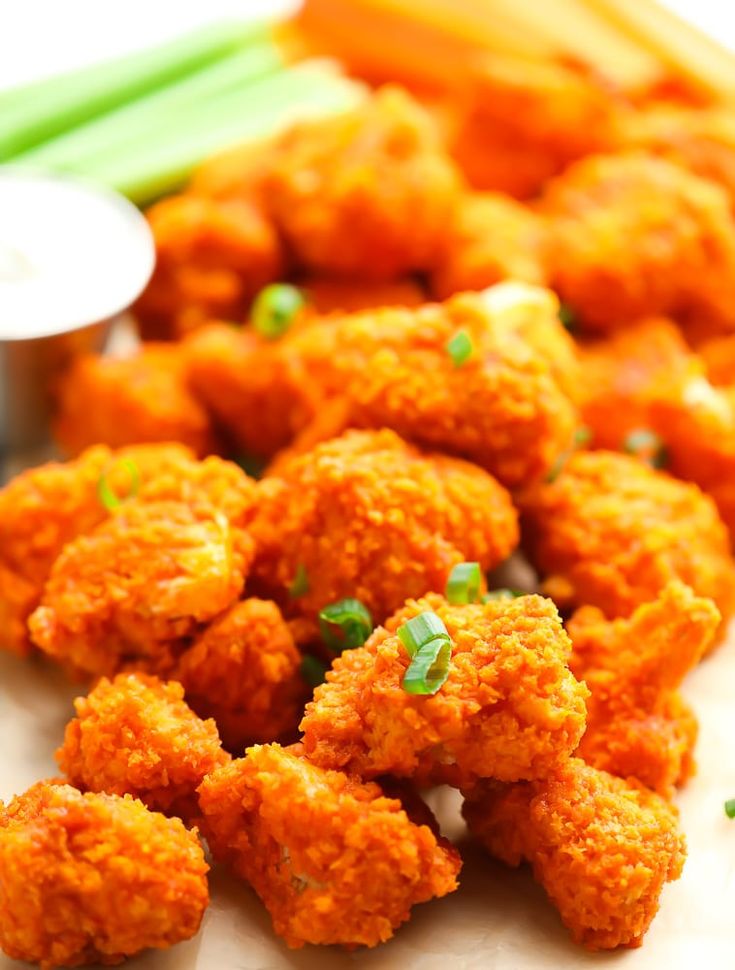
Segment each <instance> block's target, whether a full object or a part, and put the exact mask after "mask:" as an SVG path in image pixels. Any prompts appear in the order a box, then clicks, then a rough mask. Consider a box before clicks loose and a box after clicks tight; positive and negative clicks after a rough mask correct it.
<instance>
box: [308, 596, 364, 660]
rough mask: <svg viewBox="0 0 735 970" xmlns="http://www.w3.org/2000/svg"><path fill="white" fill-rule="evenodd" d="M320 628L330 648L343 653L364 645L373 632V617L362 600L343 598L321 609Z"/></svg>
mask: <svg viewBox="0 0 735 970" xmlns="http://www.w3.org/2000/svg"><path fill="white" fill-rule="evenodd" d="M319 629H320V630H321V631H322V636H323V638H324V642H325V643H326V645H327V646H328V647H329V649H330V650H333V651H334V652H335V653H341V651H342V650H353V649H354V648H355V647H361V646H362V645H363V643H364V642H365V641H366V640H367V638H368V637H369V636H370V634H371V633H372V632H373V618H372V616H371V615H370V611H369V610H368V608H367V607H366V606H365V605H364V604H363V603H361V602H360V600H356V599H343V600H339V601H338V602H337V603H331V604H330V605H329V606H325V607H324V609H323V610H320V612H319Z"/></svg>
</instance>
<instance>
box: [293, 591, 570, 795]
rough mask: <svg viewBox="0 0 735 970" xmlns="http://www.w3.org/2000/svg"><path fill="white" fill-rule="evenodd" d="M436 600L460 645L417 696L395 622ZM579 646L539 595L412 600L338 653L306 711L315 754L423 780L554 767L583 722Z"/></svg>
mask: <svg viewBox="0 0 735 970" xmlns="http://www.w3.org/2000/svg"><path fill="white" fill-rule="evenodd" d="M427 610H428V611H431V612H434V613H436V614H437V615H438V616H439V618H440V619H441V620H442V621H443V623H444V625H445V626H446V629H447V631H448V633H449V635H450V637H451V640H452V654H451V659H450V662H449V676H448V677H447V680H446V682H445V683H444V684H443V685H442V687H441V688H440V689H439V691H438V693H436V694H434V695H433V696H416V695H412V694H409V693H407V692H406V691H405V690H404V689H403V687H402V686H401V685H402V679H403V675H404V674H405V672H406V669H407V668H408V666H409V663H410V658H409V656H408V654H407V652H406V649H405V647H404V646H403V644H402V643H401V641H400V639H399V637H398V635H397V632H396V631H397V630H398V628H399V627H400V626H402V625H403V623H405V621H406V620H408V619H410V618H411V617H414V616H417V615H418V614H419V613H422V612H424V611H427ZM570 653H571V644H570V642H569V638H568V636H567V634H566V632H565V631H564V628H563V626H562V624H561V620H560V619H559V614H558V613H557V611H556V608H555V606H554V604H553V603H552V602H551V601H550V600H548V599H545V598H543V597H541V596H522V597H519V598H517V599H514V600H493V601H490V602H488V603H484V604H480V603H477V604H470V605H467V606H450V605H449V604H448V603H447V602H446V600H445V599H444V598H443V597H442V596H440V595H438V594H436V593H432V594H428V595H427V596H425V597H423V598H422V599H420V600H413V601H409V602H408V603H406V605H405V606H404V607H403V609H401V610H399V611H398V613H396V614H395V615H394V616H392V617H391V618H390V619H389V620H388V621H387V622H386V624H385V627H379V628H378V629H377V630H375V632H374V633H373V634H372V636H371V637H370V638H369V639H368V641H367V642H366V644H365V646H364V647H360V648H358V649H355V650H346V651H345V652H344V653H343V654H342V655H341V656H339V657H337V658H336V659H335V660H334V662H333V664H332V669H331V671H328V672H327V681H326V683H325V684H322V685H321V686H320V687H317V689H316V691H315V692H314V699H313V701H311V702H310V703H309V704H308V705H307V707H306V712H305V714H304V719H303V721H302V722H301V730H302V731H303V732H304V751H305V754H306V756H307V757H308V758H309V760H310V761H312V762H314V763H315V764H318V765H321V766H323V767H325V768H341V769H343V770H345V771H348V772H350V773H354V774H356V775H358V776H359V777H376V776H378V775H381V774H392V775H396V776H398V777H408V778H410V777H416V778H417V779H418V780H419V781H420V782H421V783H426V782H430V783H438V782H446V783H449V784H452V785H457V786H459V785H469V784H472V783H473V782H474V781H476V780H477V779H478V778H498V779H500V780H502V781H517V780H519V779H527V778H540V777H544V776H545V775H546V774H548V772H549V771H551V770H552V769H553V768H554V767H555V766H556V765H558V764H559V762H560V761H562V760H563V759H564V758H567V757H568V756H569V755H570V754H571V753H572V752H573V751H574V749H575V748H576V746H577V744H578V743H579V739H580V738H581V736H582V733H583V731H584V726H585V698H586V697H587V693H588V692H587V689H586V687H585V686H584V684H581V683H579V682H578V681H577V680H575V678H574V676H573V674H572V673H571V672H570V670H569V668H568V666H567V662H568V660H569V656H570Z"/></svg>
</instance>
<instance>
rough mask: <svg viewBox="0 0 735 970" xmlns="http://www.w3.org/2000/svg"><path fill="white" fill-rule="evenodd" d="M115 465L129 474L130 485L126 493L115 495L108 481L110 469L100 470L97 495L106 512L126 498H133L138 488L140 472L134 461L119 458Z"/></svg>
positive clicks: (116, 506)
mask: <svg viewBox="0 0 735 970" xmlns="http://www.w3.org/2000/svg"><path fill="white" fill-rule="evenodd" d="M115 465H116V466H119V467H120V468H124V469H125V470H126V471H127V473H128V475H129V476H130V485H129V487H128V491H127V494H125V495H122V496H120V495H117V494H116V493H115V492H114V491H113V488H112V486H111V485H110V483H109V481H108V475H109V474H110V472H111V469H108V470H107V471H104V472H102V474H101V475H100V477H99V480H98V482H97V497H98V498H99V500H100V502H101V503H102V504H103V505H104V507H105V508H106V509H107V511H108V512H112V511H113V510H114V509H116V508H118V506H120V505H122V503H123V502H126V501H127V500H128V499H131V498H135V496H136V495H137V494H138V490H139V489H140V472H139V471H138V466H137V465H136V464H135V462H134V461H131V460H130V459H129V458H121V459H120V460H119V461H118V462H116V463H115Z"/></svg>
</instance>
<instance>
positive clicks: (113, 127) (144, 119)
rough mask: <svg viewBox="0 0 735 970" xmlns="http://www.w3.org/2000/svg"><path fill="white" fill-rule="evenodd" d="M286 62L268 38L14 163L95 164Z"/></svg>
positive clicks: (46, 165) (64, 166) (55, 166)
mask: <svg viewBox="0 0 735 970" xmlns="http://www.w3.org/2000/svg"><path fill="white" fill-rule="evenodd" d="M283 66H284V64H283V58H282V55H281V54H280V52H279V50H278V48H277V47H276V45H275V44H274V43H272V42H271V41H269V40H266V41H263V42H262V43H259V44H257V45H256V46H253V47H252V48H249V49H247V50H243V51H237V52H236V53H235V54H230V55H228V56H227V57H225V58H223V59H222V60H221V61H216V62H215V63H214V64H211V65H209V66H207V67H204V68H202V69H201V70H199V71H196V72H195V73H194V74H190V75H189V76H188V77H185V78H184V79H183V80H180V81H176V82H174V83H173V84H169V85H167V86H166V87H163V88H160V89H159V90H157V91H153V92H152V93H151V94H148V95H144V96H143V97H142V98H138V99H136V100H135V101H131V102H130V103H129V104H126V105H123V106H122V107H121V108H117V109H116V110H114V111H110V112H108V113H107V114H103V115H100V116H99V117H98V118H94V119H92V120H91V121H88V122H87V123H86V124H84V125H80V126H79V127H78V128H72V129H71V130H70V131H68V132H65V133H64V134H62V135H58V136H57V137H56V138H53V139H51V141H47V142H43V144H41V145H38V146H37V147H36V148H32V149H31V150H30V151H27V152H23V153H22V154H21V155H16V156H15V158H14V159H13V164H14V165H16V164H17V165H23V166H26V165H33V166H34V167H36V166H38V167H43V168H49V169H74V168H75V167H78V166H80V165H81V166H89V165H93V164H94V162H95V159H97V158H98V157H100V156H102V157H107V156H115V155H118V154H119V153H125V152H129V151H130V146H131V145H135V146H138V145H141V144H143V143H144V141H145V140H147V139H148V138H149V137H156V135H157V133H158V131H159V130H160V128H161V125H168V124H170V123H171V121H172V120H173V119H176V120H177V121H178V120H179V119H181V120H182V121H183V120H185V119H186V118H187V117H189V116H190V115H191V112H192V110H194V109H195V108H196V106H197V105H202V104H205V103H209V102H210V100H212V99H215V98H217V97H219V96H220V95H222V94H226V93H228V92H230V91H237V90H239V89H243V88H245V87H246V85H248V84H250V83H252V82H253V81H256V80H258V79H259V78H261V77H265V76H266V75H269V74H273V73H275V72H276V71H277V70H280V69H281V68H282V67H283Z"/></svg>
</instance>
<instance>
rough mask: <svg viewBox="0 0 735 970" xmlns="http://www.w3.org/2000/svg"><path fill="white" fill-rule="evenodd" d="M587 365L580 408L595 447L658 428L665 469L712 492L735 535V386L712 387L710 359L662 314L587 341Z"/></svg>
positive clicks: (621, 445)
mask: <svg viewBox="0 0 735 970" xmlns="http://www.w3.org/2000/svg"><path fill="white" fill-rule="evenodd" d="M728 339H729V338H725V339H723V340H718V341H712V342H710V344H708V345H706V346H709V347H710V348H711V349H710V351H709V353H710V354H714V352H715V350H714V345H715V344H717V345H720V344H722V343H726V341H727V340H728ZM582 364H583V366H582V375H583V377H582V381H581V394H580V410H581V415H582V420H583V422H584V424H585V425H587V427H588V428H589V429H590V430H591V431H592V433H593V442H594V445H595V446H596V447H603V448H624V447H625V445H626V438H627V436H628V435H629V434H630V433H631V432H632V431H635V430H638V429H647V430H649V431H653V432H654V433H655V434H657V435H658V437H659V438H660V440H661V442H662V445H663V447H664V449H665V458H666V467H667V469H668V470H669V471H670V472H671V473H672V474H674V475H676V476H677V477H679V478H683V479H685V480H688V481H692V482H695V483H696V484H697V485H699V486H700V488H701V489H702V490H703V491H705V492H707V494H708V495H710V496H711V497H712V498H713V499H714V501H715V503H716V504H717V508H718V510H719V513H720V516H721V517H722V519H723V521H724V522H725V524H726V525H727V527H728V529H729V530H730V534H731V536H732V535H735V389H733V388H728V387H715V386H713V384H712V383H711V382H710V381H709V380H708V379H707V372H708V371H709V369H710V366H711V365H709V362H708V361H707V360H705V359H703V357H702V356H700V355H699V354H696V353H694V352H692V351H691V350H689V348H688V347H687V345H686V344H685V342H684V339H683V337H682V335H681V332H680V331H679V330H678V328H677V327H676V326H675V325H674V324H673V323H671V322H670V321H667V320H664V319H651V320H647V321H644V322H641V323H640V324H637V325H636V326H634V327H631V328H630V330H624V331H620V332H619V333H616V334H613V335H611V336H610V337H609V338H606V339H604V340H598V341H594V342H588V343H587V344H585V345H583V347H582ZM727 366H728V365H727V361H726V360H724V361H723V365H722V371H725V370H726V369H727ZM719 376H724V375H723V374H722V373H721V374H720V375H719Z"/></svg>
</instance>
